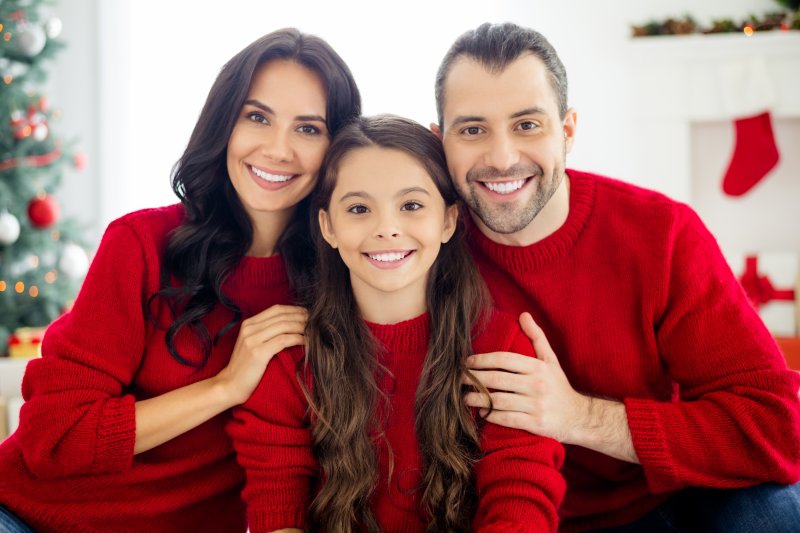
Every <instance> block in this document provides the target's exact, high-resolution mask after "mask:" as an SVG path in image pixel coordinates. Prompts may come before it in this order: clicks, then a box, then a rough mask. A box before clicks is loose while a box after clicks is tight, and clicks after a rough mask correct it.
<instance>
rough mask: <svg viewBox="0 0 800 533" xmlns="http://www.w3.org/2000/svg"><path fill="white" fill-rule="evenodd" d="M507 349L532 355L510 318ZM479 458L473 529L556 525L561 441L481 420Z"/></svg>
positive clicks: (517, 531) (516, 531) (518, 530)
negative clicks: (510, 332)
mask: <svg viewBox="0 0 800 533" xmlns="http://www.w3.org/2000/svg"><path fill="white" fill-rule="evenodd" d="M515 326H516V327H515V332H514V334H513V338H512V340H511V342H510V346H508V347H507V348H504V349H505V350H506V351H510V352H514V353H519V354H523V355H527V356H530V357H535V355H534V353H533V347H532V346H531V343H530V340H528V338H527V337H526V336H525V335H524V334H523V333H522V330H521V329H519V326H518V325H516V324H515ZM481 449H482V451H483V454H484V455H483V458H482V459H481V460H480V461H479V462H478V464H477V465H476V467H475V476H476V481H477V487H478V494H479V497H480V501H479V505H478V512H477V513H476V516H475V520H474V522H473V529H474V530H475V531H480V532H484V533H490V532H492V533H493V532H497V533H500V532H504V533H509V532H511V533H522V532H541V531H556V530H557V529H558V508H559V506H560V505H561V501H562V499H563V497H564V491H565V490H566V483H565V482H564V478H563V477H562V475H561V473H560V472H559V469H560V468H561V465H562V464H563V462H564V448H563V446H562V445H561V444H560V443H559V442H557V441H555V440H553V439H550V438H546V437H540V436H538V435H533V434H531V433H528V432H527V431H523V430H519V429H511V428H506V427H503V426H499V425H496V424H491V423H486V424H485V425H484V426H483V428H482V430H481Z"/></svg>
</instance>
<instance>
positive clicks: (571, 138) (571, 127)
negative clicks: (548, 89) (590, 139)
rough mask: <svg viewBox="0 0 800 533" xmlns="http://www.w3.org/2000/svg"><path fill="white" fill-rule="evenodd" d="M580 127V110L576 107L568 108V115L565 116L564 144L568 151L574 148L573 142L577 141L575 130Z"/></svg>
mask: <svg viewBox="0 0 800 533" xmlns="http://www.w3.org/2000/svg"><path fill="white" fill-rule="evenodd" d="M577 128H578V112H577V111H575V109H574V108H572V107H570V108H569V109H567V115H566V116H565V117H564V144H565V149H566V152H567V153H569V152H570V151H571V150H572V144H573V143H574V142H575V130H576V129H577Z"/></svg>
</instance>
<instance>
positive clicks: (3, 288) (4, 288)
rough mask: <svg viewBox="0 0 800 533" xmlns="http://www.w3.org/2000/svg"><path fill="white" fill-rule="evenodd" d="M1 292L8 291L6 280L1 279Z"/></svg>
mask: <svg viewBox="0 0 800 533" xmlns="http://www.w3.org/2000/svg"><path fill="white" fill-rule="evenodd" d="M0 292H6V282H5V281H3V280H1V279H0Z"/></svg>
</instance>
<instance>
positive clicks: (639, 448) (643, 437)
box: [624, 398, 683, 494]
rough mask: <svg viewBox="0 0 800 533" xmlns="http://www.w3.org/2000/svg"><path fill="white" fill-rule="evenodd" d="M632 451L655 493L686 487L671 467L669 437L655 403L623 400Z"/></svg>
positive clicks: (635, 399) (634, 399)
mask: <svg viewBox="0 0 800 533" xmlns="http://www.w3.org/2000/svg"><path fill="white" fill-rule="evenodd" d="M624 403H625V410H626V412H627V416H628V427H629V428H630V431H631V440H632V441H633V449H634V450H635V451H636V456H637V457H638V458H639V463H640V464H641V466H642V469H643V470H644V473H645V478H646V479H647V485H648V486H649V487H650V490H651V491H652V492H653V493H654V494H659V493H662V492H668V491H671V490H676V489H679V488H683V485H682V484H681V483H680V481H679V480H678V477H677V475H676V473H675V470H674V469H673V466H672V461H671V459H670V455H669V450H668V448H667V436H666V435H665V433H664V427H663V424H662V423H661V417H660V415H659V412H658V410H657V409H655V403H656V402H654V401H652V400H643V399H639V398H627V399H625V400H624Z"/></svg>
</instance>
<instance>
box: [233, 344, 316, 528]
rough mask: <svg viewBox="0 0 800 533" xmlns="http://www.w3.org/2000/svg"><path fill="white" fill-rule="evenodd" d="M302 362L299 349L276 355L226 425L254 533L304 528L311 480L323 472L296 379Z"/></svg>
mask: <svg viewBox="0 0 800 533" xmlns="http://www.w3.org/2000/svg"><path fill="white" fill-rule="evenodd" d="M301 359H302V349H298V348H293V349H288V350H284V351H283V352H281V353H280V354H278V355H277V356H275V357H274V358H273V360H272V361H270V363H269V365H268V366H267V370H266V372H265V373H264V377H263V378H262V379H261V383H260V384H259V385H258V387H257V388H256V390H255V391H254V392H253V394H252V396H250V399H249V400H248V401H247V402H246V403H244V404H243V405H241V406H239V407H237V408H235V409H234V410H233V419H232V420H231V422H230V423H229V424H228V426H227V429H228V433H229V434H230V435H231V437H232V438H233V445H234V448H235V449H236V454H237V460H238V462H239V464H240V465H241V466H242V467H243V468H244V470H245V474H246V482H245V487H244V490H243V492H242V495H243V497H244V500H245V502H246V504H247V517H248V525H249V528H250V531H251V533H262V532H267V531H275V530H277V529H282V528H300V529H302V528H304V527H305V523H306V513H307V512H308V507H309V504H310V492H311V479H312V477H314V476H316V475H317V472H318V469H319V467H318V465H317V462H316V459H315V458H314V454H313V450H312V438H311V429H310V424H309V421H308V416H307V410H308V404H307V402H306V399H305V396H304V394H303V391H302V389H301V387H300V384H299V383H298V380H297V377H296V369H297V363H298V362H299V361H300V360H301Z"/></svg>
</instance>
